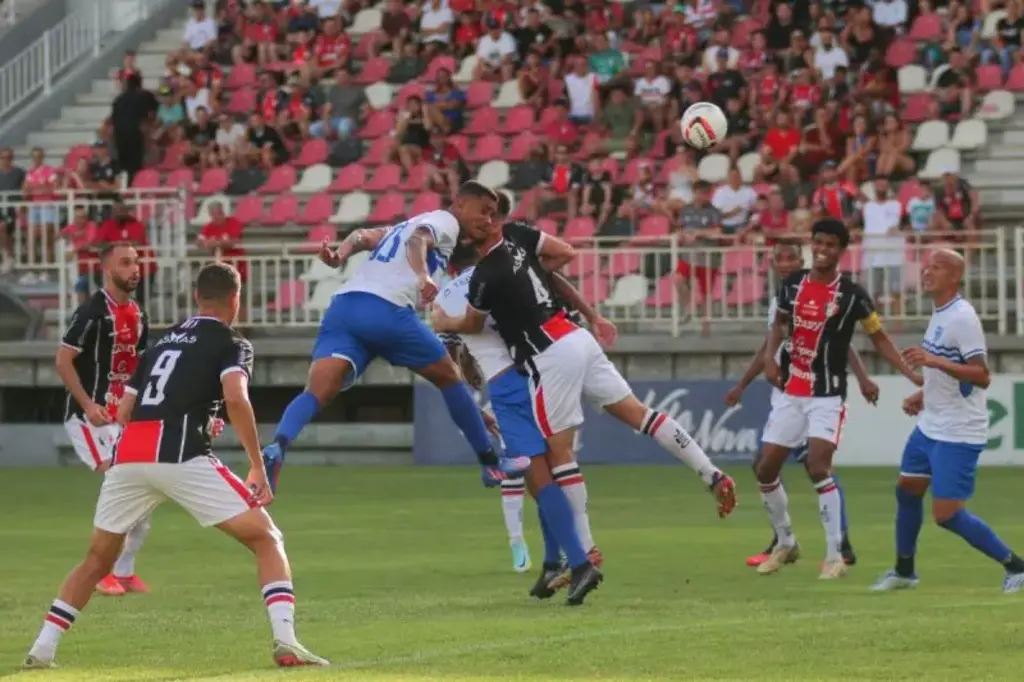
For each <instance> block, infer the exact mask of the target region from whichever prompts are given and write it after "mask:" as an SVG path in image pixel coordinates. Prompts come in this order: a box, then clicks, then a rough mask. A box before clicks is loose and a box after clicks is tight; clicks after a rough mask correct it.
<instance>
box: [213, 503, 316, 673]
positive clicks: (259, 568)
mask: <svg viewBox="0 0 1024 682" xmlns="http://www.w3.org/2000/svg"><path fill="white" fill-rule="evenodd" d="M217 528H219V529H221V530H222V531H224V532H225V533H227V534H228V535H230V536H231V537H233V538H235V539H236V540H238V541H239V542H240V543H242V544H243V545H245V546H246V547H248V548H249V550H250V551H251V552H252V553H253V555H255V557H256V572H257V575H258V577H259V582H260V591H261V593H262V595H263V602H264V603H265V604H266V606H267V615H268V617H269V618H270V629H271V632H272V634H273V649H272V653H273V658H274V662H275V663H276V664H277V665H278V666H280V667H288V668H290V667H296V666H326V665H329V663H328V661H327V660H326V659H324V658H321V657H319V656H317V655H316V654H314V653H312V652H310V651H309V650H308V649H306V648H305V647H304V646H302V645H301V644H300V643H299V640H298V638H296V636H295V589H294V587H293V586H292V570H291V566H290V565H289V563H288V557H287V555H285V552H284V538H283V536H282V535H281V531H279V530H278V529H277V526H275V525H274V522H273V520H272V519H271V518H270V514H268V513H267V512H266V510H265V509H259V508H256V509H250V510H248V511H245V512H243V513H241V514H239V515H238V516H235V517H234V518H231V519H229V520H227V521H224V522H223V523H220V524H217Z"/></svg>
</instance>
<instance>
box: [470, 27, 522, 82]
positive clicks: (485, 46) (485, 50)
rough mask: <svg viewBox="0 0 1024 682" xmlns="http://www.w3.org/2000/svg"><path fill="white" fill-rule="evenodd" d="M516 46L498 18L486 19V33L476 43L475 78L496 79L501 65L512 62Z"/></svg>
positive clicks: (516, 52)
mask: <svg viewBox="0 0 1024 682" xmlns="http://www.w3.org/2000/svg"><path fill="white" fill-rule="evenodd" d="M517 54H518V48H517V47H516V39H515V38H513V37H512V34H510V33H508V32H507V31H505V30H504V29H503V28H502V26H501V24H500V23H498V20H497V19H495V18H494V17H491V18H490V19H488V20H487V33H485V34H484V35H483V36H481V37H480V40H479V41H478V42H477V44H476V56H477V60H478V61H477V63H476V70H475V71H474V76H473V77H474V79H476V80H498V79H499V77H500V76H501V71H502V67H503V65H505V64H506V63H514V60H515V58H516V55H517Z"/></svg>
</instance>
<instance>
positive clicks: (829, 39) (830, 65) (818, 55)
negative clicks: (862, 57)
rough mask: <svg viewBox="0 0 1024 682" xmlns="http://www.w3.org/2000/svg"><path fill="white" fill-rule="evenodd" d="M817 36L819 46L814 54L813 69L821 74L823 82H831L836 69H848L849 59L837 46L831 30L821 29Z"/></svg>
mask: <svg viewBox="0 0 1024 682" xmlns="http://www.w3.org/2000/svg"><path fill="white" fill-rule="evenodd" d="M818 35H819V36H821V45H820V46H819V47H818V49H817V50H815V52H814V68H816V69H817V70H818V71H819V72H820V73H821V77H822V78H823V79H824V80H831V78H832V77H833V76H835V74H836V69H837V68H838V67H840V66H843V67H846V68H850V58H849V57H848V56H847V55H846V51H845V50H843V48H842V47H840V46H839V43H838V41H836V36H835V34H834V33H833V32H832V30H831V29H827V28H822V29H821V30H820V31H818Z"/></svg>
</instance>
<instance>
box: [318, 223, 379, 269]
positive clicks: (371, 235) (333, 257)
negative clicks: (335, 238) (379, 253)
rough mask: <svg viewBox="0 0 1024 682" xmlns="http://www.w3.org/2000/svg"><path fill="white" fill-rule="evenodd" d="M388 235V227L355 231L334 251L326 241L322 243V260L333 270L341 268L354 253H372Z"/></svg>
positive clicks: (320, 254)
mask: <svg viewBox="0 0 1024 682" xmlns="http://www.w3.org/2000/svg"><path fill="white" fill-rule="evenodd" d="M387 233H388V228H386V227H371V228H362V229H358V230H353V231H352V232H351V233H350V234H349V235H348V236H347V237H345V239H344V240H342V242H341V244H339V245H338V248H337V249H332V248H331V247H330V244H329V243H328V241H327V240H326V239H325V240H324V241H323V242H321V243H320V253H319V254H318V255H319V256H320V260H321V261H323V262H324V263H325V264H326V265H329V266H330V267H332V268H340V267H341V266H342V265H344V264H345V262H346V261H348V259H349V258H350V257H351V256H352V254H354V253H359V252H360V251H372V250H373V249H375V248H377V244H379V243H380V240H382V239H384V235H386V234H387Z"/></svg>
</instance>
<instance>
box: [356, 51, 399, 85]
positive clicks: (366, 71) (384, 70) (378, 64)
mask: <svg viewBox="0 0 1024 682" xmlns="http://www.w3.org/2000/svg"><path fill="white" fill-rule="evenodd" d="M390 68H391V64H390V63H389V62H388V60H387V59H385V58H383V57H373V58H371V59H367V60H366V61H365V62H363V69H362V70H361V71H360V72H359V73H358V74H357V75H356V78H355V81H356V83H359V84H360V85H370V84H372V83H379V82H383V81H384V80H386V79H387V77H388V70H389V69H390Z"/></svg>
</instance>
